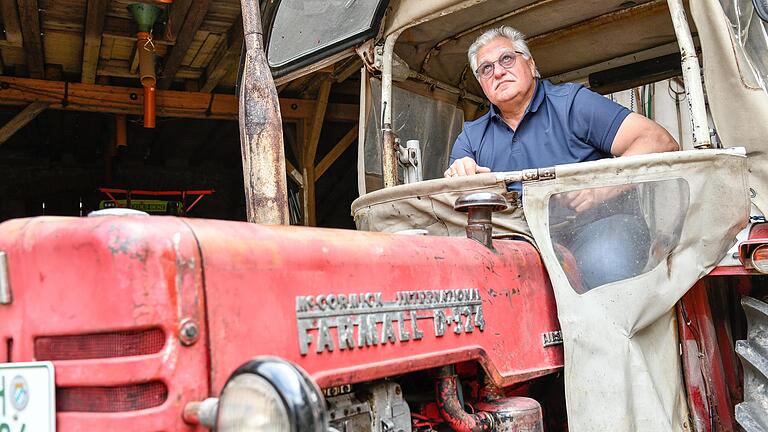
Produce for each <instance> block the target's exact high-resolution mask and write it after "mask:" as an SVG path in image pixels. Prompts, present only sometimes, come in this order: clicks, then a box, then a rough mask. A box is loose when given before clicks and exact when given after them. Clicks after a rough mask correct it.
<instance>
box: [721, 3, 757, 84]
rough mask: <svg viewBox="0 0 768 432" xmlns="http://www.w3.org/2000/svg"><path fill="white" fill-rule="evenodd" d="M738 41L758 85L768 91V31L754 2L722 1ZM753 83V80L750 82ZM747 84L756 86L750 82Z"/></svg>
mask: <svg viewBox="0 0 768 432" xmlns="http://www.w3.org/2000/svg"><path fill="white" fill-rule="evenodd" d="M720 3H721V4H722V6H723V10H724V11H725V15H726V16H727V17H728V20H729V21H730V23H731V27H732V28H733V33H734V34H735V35H736V40H737V41H738V43H739V44H740V45H741V47H742V48H743V49H744V54H745V55H746V57H747V60H749V64H750V65H751V66H752V70H753V72H754V75H755V76H754V78H755V79H756V80H757V83H756V84H757V85H759V86H760V87H762V88H763V90H766V91H768V31H766V23H765V22H764V21H763V20H761V19H760V17H759V16H758V15H757V11H755V7H754V5H753V4H752V0H720ZM744 78H747V79H749V78H751V77H744ZM750 81H751V80H750ZM747 84H754V83H752V82H749V83H747Z"/></svg>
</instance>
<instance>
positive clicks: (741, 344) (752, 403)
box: [736, 297, 768, 432]
mask: <svg viewBox="0 0 768 432" xmlns="http://www.w3.org/2000/svg"><path fill="white" fill-rule="evenodd" d="M741 305H742V307H743V308H744V312H745V314H746V316H747V340H740V341H737V342H736V353H737V354H738V355H739V357H740V358H741V364H742V366H743V369H744V402H742V403H740V404H738V405H736V421H737V422H738V423H739V424H740V425H741V427H742V428H744V430H745V431H746V432H765V431H768V303H764V302H762V301H760V300H757V299H754V298H752V297H744V298H742V299H741Z"/></svg>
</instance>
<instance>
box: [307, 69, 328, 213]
mask: <svg viewBox="0 0 768 432" xmlns="http://www.w3.org/2000/svg"><path fill="white" fill-rule="evenodd" d="M320 79H322V81H323V82H322V83H321V84H320V89H319V90H318V93H317V101H316V103H315V112H314V115H313V116H312V123H311V129H310V132H309V136H308V137H307V141H306V142H305V143H304V152H303V157H302V173H303V175H304V187H303V188H302V191H303V194H302V196H303V202H304V225H308V226H315V225H317V214H316V211H315V206H316V202H315V157H316V156H317V145H318V143H319V142H320V132H322V130H323V122H324V120H325V111H326V109H327V108H328V97H329V96H330V94H331V84H332V83H333V82H332V80H331V78H330V75H329V74H325V75H324V76H322V77H321V78H320Z"/></svg>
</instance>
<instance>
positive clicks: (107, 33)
mask: <svg viewBox="0 0 768 432" xmlns="http://www.w3.org/2000/svg"><path fill="white" fill-rule="evenodd" d="M174 4H176V2H174ZM138 28H139V27H138V26H137V25H136V22H134V21H133V20H132V19H130V18H123V17H116V16H110V15H109V14H108V15H107V17H106V18H105V19H104V34H103V35H102V36H103V37H105V38H112V39H120V40H124V41H131V42H134V43H135V42H136V31H137V30H138ZM152 42H153V43H154V44H155V45H156V46H157V45H173V44H174V42H173V41H170V40H167V39H165V36H162V35H155V37H154V38H153V39H152Z"/></svg>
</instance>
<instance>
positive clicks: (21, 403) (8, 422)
mask: <svg viewBox="0 0 768 432" xmlns="http://www.w3.org/2000/svg"><path fill="white" fill-rule="evenodd" d="M55 396H56V390H55V384H54V375H53V363H51V362H33V363H0V405H1V406H0V432H38V431H40V432H53V431H55V430H56V402H55Z"/></svg>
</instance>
